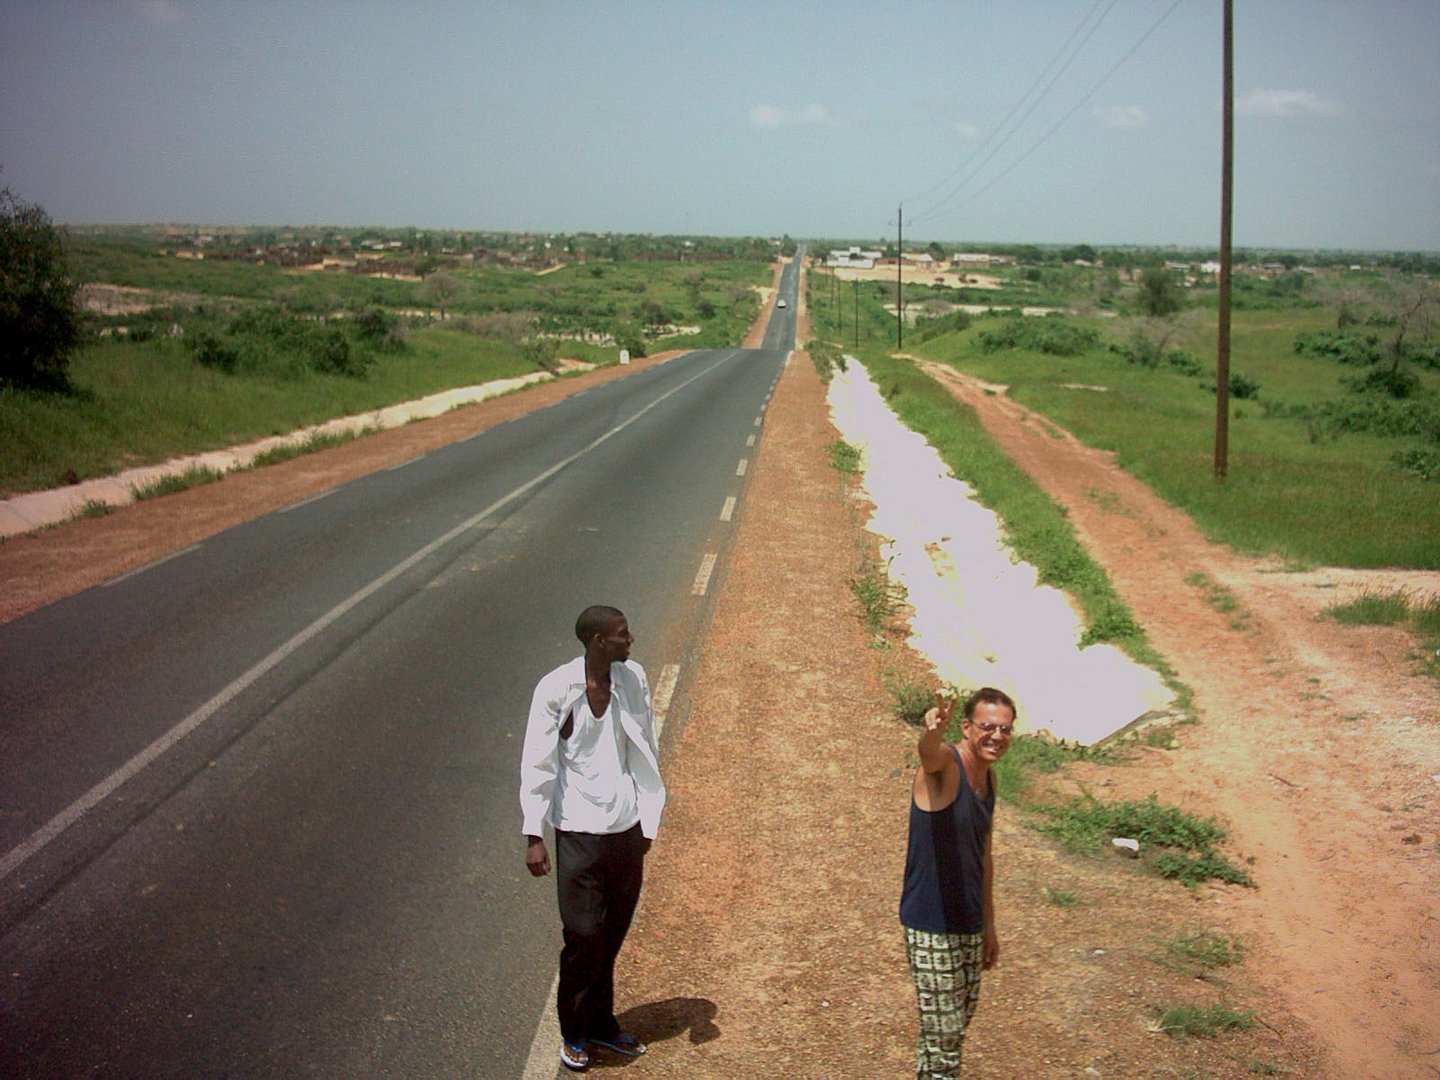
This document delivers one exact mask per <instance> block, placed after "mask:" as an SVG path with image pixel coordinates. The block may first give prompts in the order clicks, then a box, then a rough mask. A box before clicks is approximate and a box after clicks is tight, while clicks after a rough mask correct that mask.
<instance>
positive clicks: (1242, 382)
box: [1205, 371, 1260, 401]
mask: <svg viewBox="0 0 1440 1080" xmlns="http://www.w3.org/2000/svg"><path fill="white" fill-rule="evenodd" d="M1215 385H1216V384H1215V383H1213V382H1211V383H1206V384H1205V389H1207V390H1209V391H1210V393H1212V394H1213V393H1215ZM1230 396H1231V397H1232V398H1234V399H1235V400H1236V401H1258V400H1260V384H1259V383H1258V382H1256V381H1255V380H1254V379H1252V378H1250V376H1248V375H1242V374H1241V373H1240V372H1238V371H1232V372H1231V373H1230Z"/></svg>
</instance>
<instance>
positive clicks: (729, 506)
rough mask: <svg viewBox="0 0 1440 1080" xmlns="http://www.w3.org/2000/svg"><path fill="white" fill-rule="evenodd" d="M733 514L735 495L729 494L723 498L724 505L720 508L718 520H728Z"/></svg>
mask: <svg viewBox="0 0 1440 1080" xmlns="http://www.w3.org/2000/svg"><path fill="white" fill-rule="evenodd" d="M734 516H735V496H734V495H731V496H730V497H729V498H728V499H726V500H725V505H724V506H723V507H721V509H720V520H721V521H729V520H730V519H731V518H732V517H734Z"/></svg>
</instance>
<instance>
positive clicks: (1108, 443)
mask: <svg viewBox="0 0 1440 1080" xmlns="http://www.w3.org/2000/svg"><path fill="white" fill-rule="evenodd" d="M1371 285H1372V287H1376V288H1377V289H1380V286H1374V283H1373V282H1372V283H1371ZM1389 287H1390V284H1389V283H1388V282H1387V283H1384V288H1387V289H1388V288H1389ZM1272 292H1274V290H1272V291H1271V292H1264V291H1263V290H1260V289H1258V288H1252V289H1250V290H1248V291H1247V292H1246V295H1247V296H1250V297H1251V301H1250V303H1249V305H1248V306H1247V307H1245V308H1243V309H1241V310H1237V311H1235V312H1234V314H1233V319H1232V346H1231V372H1232V389H1233V388H1234V387H1235V385H1236V381H1235V379H1234V378H1233V376H1240V377H1241V379H1242V380H1243V384H1242V390H1243V392H1244V393H1245V394H1246V395H1248V396H1246V397H1243V398H1237V397H1235V396H1232V399H1231V406H1230V425H1229V456H1228V475H1227V478H1226V479H1225V480H1224V481H1223V482H1217V481H1216V480H1215V478H1214V468H1213V464H1214V430H1215V394H1214V375H1213V372H1214V362H1215V361H1214V358H1215V334H1216V331H1215V314H1214V310H1213V308H1210V307H1209V306H1208V304H1207V303H1206V302H1205V301H1204V300H1201V301H1199V302H1198V303H1195V302H1192V305H1191V307H1190V308H1189V309H1188V310H1186V311H1182V312H1181V313H1179V314H1178V315H1177V316H1174V317H1172V318H1171V319H1169V320H1165V321H1163V322H1156V321H1154V320H1145V319H1141V318H1140V317H1138V316H1136V315H1133V314H1121V315H1118V316H1108V317H1100V316H1094V317H1089V318H1066V319H1063V320H1055V319H1045V320H1039V321H1038V323H1039V324H1040V325H1041V326H1043V327H1044V329H1045V331H1046V332H1047V333H1048V334H1049V335H1050V337H1051V338H1053V339H1056V340H1057V341H1059V342H1060V344H1059V345H1056V347H1055V349H1054V351H1047V350H1048V349H1049V348H1050V346H1051V345H1052V344H1055V342H1054V341H1045V342H1043V345H1044V347H1041V344H1040V343H1037V342H1035V341H1031V342H1028V343H1025V342H1022V343H1020V344H1019V345H1018V346H1015V347H994V341H995V340H996V339H1003V338H1005V336H1006V335H1005V333H1004V331H1005V329H1006V328H1007V327H1009V326H1010V324H1011V320H1010V318H1009V317H1007V316H1005V315H1003V314H995V315H987V316H976V317H972V318H969V319H965V318H964V317H961V318H960V319H959V320H958V322H959V324H960V325H958V326H955V324H956V322H957V320H956V319H955V318H954V317H949V318H937V319H936V320H935V321H934V322H933V323H927V322H925V321H923V320H922V321H921V322H920V323H919V324H918V325H916V326H914V327H911V328H910V329H908V330H907V331H906V333H905V341H904V349H905V351H906V352H908V353H912V354H914V355H918V356H923V357H926V358H928V359H933V360H939V361H942V362H944V363H948V364H951V365H953V366H955V367H956V368H957V369H959V370H962V371H964V372H966V373H968V374H972V375H976V376H979V377H981V378H984V379H986V380H989V381H992V382H997V383H1002V384H1004V385H1006V386H1008V387H1009V388H1010V390H1009V393H1010V394H1011V396H1012V397H1014V398H1015V399H1016V400H1018V401H1020V402H1022V403H1024V404H1025V405H1027V406H1029V407H1030V408H1033V409H1035V410H1037V411H1039V412H1040V413H1042V414H1044V415H1046V416H1048V417H1050V418H1051V419H1053V420H1054V421H1055V422H1056V423H1058V424H1060V425H1062V426H1064V427H1065V428H1067V429H1068V430H1070V431H1072V432H1074V433H1075V435H1076V436H1077V437H1079V438H1080V439H1081V440H1082V441H1084V442H1085V443H1087V444H1088V445H1091V446H1096V447H1101V448H1104V449H1107V450H1112V451H1114V452H1115V454H1116V455H1117V459H1118V461H1119V462H1120V464H1121V465H1122V466H1123V467H1124V468H1126V469H1127V470H1129V471H1131V472H1133V473H1134V474H1135V475H1137V476H1138V477H1140V478H1141V479H1143V480H1144V481H1145V482H1146V483H1148V484H1149V485H1150V486H1151V487H1153V488H1154V489H1155V490H1156V491H1157V492H1158V493H1159V494H1160V495H1162V496H1163V497H1164V498H1165V499H1167V500H1168V501H1170V502H1171V503H1173V504H1175V505H1176V506H1178V507H1180V508H1182V509H1184V510H1185V511H1187V512H1188V513H1190V514H1191V515H1192V516H1193V517H1194V518H1195V519H1196V521H1197V522H1198V523H1199V525H1200V526H1201V528H1202V529H1204V530H1205V532H1206V533H1207V534H1208V535H1210V536H1211V537H1212V538H1214V539H1216V540H1219V541H1221V542H1224V543H1227V544H1230V545H1232V546H1234V547H1235V548H1236V549H1238V550H1240V551H1243V552H1246V553H1249V554H1255V555H1272V556H1277V557H1280V558H1282V559H1285V560H1287V561H1288V562H1290V563H1292V564H1299V565H1335V566H1352V567H1384V566H1394V567H1409V568H1421V569H1440V540H1437V539H1436V538H1437V537H1440V484H1437V482H1436V479H1434V478H1433V476H1432V478H1431V479H1424V478H1422V476H1421V475H1417V474H1416V473H1415V472H1413V471H1406V469H1405V468H1404V467H1403V465H1404V464H1405V459H1403V458H1402V457H1401V455H1405V454H1409V455H1413V456H1414V457H1413V458H1412V459H1411V460H1414V459H1420V460H1422V461H1423V460H1428V461H1431V462H1433V461H1435V460H1440V370H1436V369H1435V368H1434V367H1432V366H1427V364H1426V363H1425V362H1423V361H1424V357H1425V355H1426V352H1425V350H1426V349H1429V350H1431V351H1432V352H1433V349H1434V341H1433V339H1430V340H1429V341H1428V342H1427V341H1425V340H1423V339H1422V340H1417V341H1416V342H1415V343H1416V344H1417V345H1419V346H1421V348H1420V350H1419V352H1418V356H1419V358H1420V362H1408V361H1407V362H1406V364H1405V368H1406V370H1408V371H1410V372H1413V373H1414V375H1415V377H1416V380H1417V383H1416V386H1415V388H1414V391H1413V393H1412V394H1411V395H1410V397H1409V398H1407V399H1406V400H1403V401H1398V400H1389V401H1387V400H1384V398H1383V396H1377V395H1375V394H1373V393H1371V394H1359V393H1357V392H1356V391H1355V390H1353V389H1350V388H1349V387H1348V386H1347V385H1346V380H1347V379H1354V378H1356V377H1357V375H1358V374H1359V372H1360V371H1361V370H1373V368H1372V369H1357V368H1356V367H1354V366H1346V365H1344V364H1341V363H1337V362H1335V361H1334V360H1332V359H1327V358H1322V357H1317V356H1314V355H1302V354H1299V353H1297V351H1296V348H1295V343H1296V339H1297V336H1299V335H1301V334H1304V333H1307V332H1314V331H1323V330H1334V328H1335V327H1336V321H1337V320H1336V311H1335V310H1334V309H1332V308H1328V307H1326V306H1324V305H1323V304H1321V303H1318V302H1317V301H1316V300H1315V299H1314V298H1313V297H1309V296H1307V297H1305V298H1304V300H1303V302H1300V301H1295V302H1289V303H1286V302H1285V298H1284V296H1282V295H1278V294H1277V295H1272ZM907 293H908V290H907ZM1086 295H1087V294H1085V293H1083V291H1080V292H1075V293H1073V294H1072V299H1073V300H1074V301H1075V302H1076V303H1077V304H1079V305H1081V306H1082V307H1083V306H1084V304H1085V301H1086ZM1256 297H1259V298H1258V299H1257V298H1256ZM856 298H857V294H856V293H855V292H854V291H853V289H852V290H851V291H849V293H848V295H847V291H846V289H845V287H844V286H843V285H842V286H841V287H840V288H839V289H836V288H835V287H834V286H833V285H832V283H831V282H830V280H829V279H828V277H827V276H826V275H824V274H814V275H812V281H811V297H810V301H811V314H812V319H813V322H814V326H815V331H816V334H817V336H818V337H820V338H821V339H822V340H823V341H825V342H827V343H828V344H827V345H826V346H824V347H822V348H821V349H820V350H819V351H820V352H821V353H822V354H826V353H827V352H828V351H832V350H833V349H834V347H836V346H838V347H839V348H843V349H844V350H845V351H848V352H851V353H852V354H855V355H858V356H859V357H861V358H862V359H863V360H865V362H866V363H867V366H869V367H870V368H871V370H872V372H875V373H877V378H879V375H880V373H883V376H884V379H885V380H888V382H886V381H882V382H881V386H882V389H883V390H885V391H886V393H887V396H889V397H891V400H892V405H895V406H896V407H897V408H899V409H900V410H901V413H902V416H904V417H905V419H906V421H907V423H910V424H911V426H916V423H917V420H916V418H914V417H911V416H907V415H906V409H907V408H909V406H908V405H906V404H904V403H903V402H902V401H901V400H900V398H901V397H902V396H904V397H912V398H913V397H915V396H916V395H917V394H918V393H919V387H918V384H916V383H915V380H914V378H913V377H911V376H910V375H907V374H905V373H904V372H903V371H901V370H900V368H899V367H897V366H896V364H897V362H896V361H894V360H892V359H891V358H890V357H891V354H892V353H893V352H894V351H895V349H896V328H895V320H894V316H893V314H890V313H887V312H886V311H885V310H884V305H885V304H893V300H894V286H893V285H891V286H888V287H887V286H881V285H879V284H873V285H867V286H862V288H861V289H860V290H859V293H858V299H859V311H858V322H859V328H858V335H857V329H856V322H857V313H856V304H855V300H856ZM1382 299H1383V297H1382ZM842 300H843V302H842ZM907 303H908V299H907ZM1119 306H1120V308H1121V310H1123V305H1119ZM1029 322H1030V323H1032V324H1034V323H1036V322H1037V321H1036V320H1029ZM946 326H955V328H953V329H949V330H945V329H944V328H945V327H946ZM1354 332H1356V333H1359V334H1365V333H1369V334H1372V335H1374V336H1375V337H1376V338H1377V339H1380V340H1381V341H1382V342H1383V339H1384V338H1385V336H1386V334H1387V332H1388V328H1386V327H1384V326H1378V327H1375V328H1369V327H1366V328H1361V329H1357V330H1356V331H1354ZM1137 335H1139V336H1140V338H1143V339H1147V340H1150V341H1151V342H1153V343H1157V344H1158V348H1157V350H1156V351H1157V354H1158V355H1159V356H1160V357H1161V359H1160V362H1158V363H1155V364H1154V365H1153V366H1146V365H1145V364H1142V363H1135V362H1131V360H1129V359H1127V357H1126V355H1125V352H1124V350H1125V348H1126V347H1130V346H1134V344H1135V343H1136V342H1137V340H1139V338H1137ZM857 337H858V344H857ZM1065 340H1072V341H1077V342H1079V343H1080V347H1078V348H1076V349H1074V350H1071V351H1069V352H1068V353H1067V350H1066V349H1065V348H1063V347H1061V346H1063V345H1064V343H1065ZM987 341H988V342H989V343H990V345H991V347H988V348H987ZM1111 345H1116V346H1119V347H1121V351H1116V350H1115V349H1112V348H1111ZM1175 353H1182V354H1186V356H1187V357H1188V359H1187V358H1186V357H1182V358H1181V359H1179V360H1174V361H1172V360H1170V359H1168V357H1169V355H1170V354H1175ZM1132 355H1133V349H1132ZM1376 366H1377V367H1388V364H1380V365H1376ZM900 390H903V395H900V394H898V393H897V391H900ZM927 408H928V409H932V410H933V409H937V408H939V406H938V405H934V406H927ZM1377 416H1378V417H1379V418H1380V421H1383V422H1380V421H1375V422H1373V423H1371V426H1372V428H1379V430H1355V428H1356V427H1358V426H1360V420H1362V419H1363V420H1365V421H1366V422H1367V423H1369V422H1371V421H1373V420H1374V418H1375V417H1377ZM1357 417H1358V418H1359V419H1357ZM920 422H923V423H924V424H925V425H926V427H925V429H924V433H925V434H926V435H927V437H928V438H930V440H931V442H932V443H936V445H937V447H938V446H939V443H938V442H937V439H940V440H944V439H948V438H951V437H952V435H951V433H950V429H951V428H954V429H956V430H959V429H962V428H964V427H966V426H968V425H969V424H970V420H969V418H966V417H962V416H958V415H957V416H956V417H953V418H951V419H950V420H948V421H945V422H939V421H936V420H935V419H933V418H931V419H925V420H923V421H920ZM1382 432H1394V433H1382ZM954 437H959V436H954ZM964 437H965V438H969V436H968V435H967V436H964ZM952 467H955V462H953V461H952ZM968 468H969V467H968V466H964V465H962V466H960V467H958V468H957V473H958V474H959V475H962V476H964V477H965V479H967V480H971V481H972V482H974V477H972V476H971V475H968V474H967V471H966V470H967V469H968ZM987 468H989V466H987ZM969 471H970V472H973V471H974V470H973V469H969ZM981 486H983V485H981ZM984 498H985V496H984V495H983V493H982V499H984ZM987 502H988V500H987Z"/></svg>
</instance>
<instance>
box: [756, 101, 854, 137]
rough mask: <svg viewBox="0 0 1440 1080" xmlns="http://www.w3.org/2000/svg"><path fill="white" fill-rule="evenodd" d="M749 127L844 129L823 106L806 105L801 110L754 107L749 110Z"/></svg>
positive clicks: (767, 129) (770, 106)
mask: <svg viewBox="0 0 1440 1080" xmlns="http://www.w3.org/2000/svg"><path fill="white" fill-rule="evenodd" d="M750 126H751V127H757V128H762V129H764V130H766V131H775V130H778V129H779V128H785V127H802V126H813V127H832V128H838V127H844V126H845V125H844V123H842V122H841V121H840V120H837V119H836V118H835V117H833V116H831V115H830V111H829V110H828V109H826V108H825V106H823V105H806V106H805V107H804V108H803V109H780V108H777V107H775V106H774V105H756V106H755V107H754V108H753V109H751V110H750Z"/></svg>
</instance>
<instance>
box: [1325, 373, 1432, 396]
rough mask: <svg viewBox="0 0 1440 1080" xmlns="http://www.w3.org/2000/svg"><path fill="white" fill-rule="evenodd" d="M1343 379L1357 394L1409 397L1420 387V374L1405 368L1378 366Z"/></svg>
mask: <svg viewBox="0 0 1440 1080" xmlns="http://www.w3.org/2000/svg"><path fill="white" fill-rule="evenodd" d="M1342 381H1343V382H1344V383H1345V385H1346V387H1348V388H1349V389H1351V390H1353V391H1354V392H1355V393H1357V394H1384V395H1386V396H1388V397H1392V398H1408V397H1411V396H1413V395H1414V394H1415V392H1416V391H1417V390H1419V389H1420V376H1419V375H1416V374H1415V373H1414V372H1413V371H1406V370H1405V369H1404V368H1376V369H1374V370H1372V371H1367V372H1365V374H1363V375H1354V376H1351V377H1349V378H1347V379H1344V380H1342Z"/></svg>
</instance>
